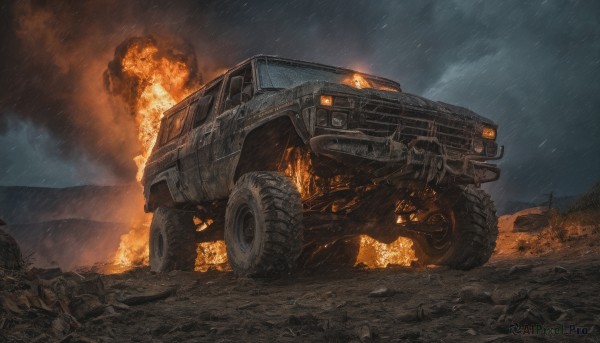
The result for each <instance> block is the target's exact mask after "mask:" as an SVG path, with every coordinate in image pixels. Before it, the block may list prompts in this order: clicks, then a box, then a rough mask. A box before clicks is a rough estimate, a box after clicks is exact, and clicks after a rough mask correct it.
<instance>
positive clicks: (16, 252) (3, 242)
mask: <svg viewBox="0 0 600 343" xmlns="http://www.w3.org/2000/svg"><path fill="white" fill-rule="evenodd" d="M2 224H3V223H2V221H0V225H2ZM22 267H23V257H22V256H21V249H20V248H19V245H18V244H17V241H15V239H14V238H13V237H12V236H11V235H9V234H8V233H6V232H4V231H2V229H0V268H2V269H9V270H18V269H21V268H22Z"/></svg>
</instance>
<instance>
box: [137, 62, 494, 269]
mask: <svg viewBox="0 0 600 343" xmlns="http://www.w3.org/2000/svg"><path fill="white" fill-rule="evenodd" d="M496 131H497V126H496V124H495V123H494V122H492V121H491V120H489V119H486V118H484V117H482V116H479V115H477V114H475V113H474V112H472V111H470V110H468V109H466V108H463V107H458V106H454V105H450V104H446V103H442V102H436V101H432V100H428V99H425V98H423V97H420V96H416V95H412V94H408V93H405V92H402V90H401V88H400V85H399V84H398V83H396V82H394V81H391V80H388V79H384V78H381V77H376V76H372V75H366V74H362V73H359V72H356V71H352V70H349V69H343V68H336V67H331V66H326V65H321V64H316V63H308V62H303V61H296V60H291V59H283V58H279V57H273V56H255V57H253V58H250V59H248V60H246V61H244V62H242V63H240V64H239V65H237V66H236V67H234V68H232V69H231V70H229V71H228V72H227V73H225V74H224V75H222V76H220V77H219V78H217V79H215V80H213V81H211V82H209V83H208V84H206V85H205V86H203V87H202V88H201V89H199V90H198V91H197V92H195V93H193V94H192V95H190V96H189V97H188V98H186V99H185V100H183V101H182V102H180V103H179V104H177V105H175V106H174V107H173V108H171V109H170V110H168V111H167V112H165V115H164V118H163V120H162V124H161V130H160V133H159V135H158V139H157V143H156V145H155V147H154V150H153V152H152V154H151V156H150V158H149V160H148V163H147V165H146V168H145V171H144V177H143V180H142V182H143V184H144V192H145V199H146V204H145V210H146V211H148V212H154V219H153V224H152V227H151V235H150V250H151V265H152V268H153V269H155V270H157V271H166V270H171V269H191V268H193V261H194V259H195V252H196V250H195V244H196V243H198V242H201V241H211V240H216V239H223V238H224V239H225V242H226V244H227V253H228V258H229V263H230V264H231V265H232V268H233V270H234V271H235V272H236V273H237V274H239V275H250V276H255V275H256V276H261V275H278V274H281V273H286V272H288V271H289V270H291V269H292V268H293V267H294V265H295V264H296V260H297V259H298V256H299V255H300V253H301V251H302V250H303V249H304V250H306V249H309V246H311V243H313V245H312V246H315V244H316V245H324V244H330V243H336V244H341V245H344V244H347V245H348V246H350V245H352V244H349V242H351V241H352V239H354V238H355V237H357V236H358V235H362V234H366V235H370V236H371V237H373V238H375V239H377V240H379V241H382V242H392V241H394V240H395V239H397V238H398V237H399V236H407V237H410V238H411V239H413V242H414V247H415V251H416V252H417V256H418V258H419V260H420V261H421V262H423V263H437V264H444V265H449V266H452V267H456V268H462V269H468V268H472V267H476V266H479V265H481V264H483V263H485V262H486V261H487V260H488V259H489V257H490V255H491V253H492V251H493V249H494V247H495V241H496V236H497V227H496V222H497V219H496V214H495V210H494V207H493V203H492V201H491V200H490V198H489V196H488V195H487V194H485V193H484V192H483V191H482V190H480V189H479V188H478V187H479V185H480V184H482V183H485V182H491V181H494V180H497V179H498V178H499V175H500V170H499V168H498V167H497V166H496V165H494V164H492V163H489V161H491V160H496V159H499V158H501V156H502V153H503V147H499V146H498V144H497V143H496ZM193 217H196V218H199V219H200V220H201V221H202V223H203V224H204V225H203V230H200V231H199V230H197V222H196V224H194V221H193Z"/></svg>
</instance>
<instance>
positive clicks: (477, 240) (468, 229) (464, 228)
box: [411, 186, 498, 269]
mask: <svg viewBox="0 0 600 343" xmlns="http://www.w3.org/2000/svg"><path fill="white" fill-rule="evenodd" d="M451 198H452V201H450V200H449V199H442V200H441V207H444V210H443V211H441V212H440V213H439V214H436V215H435V216H432V217H431V218H430V221H431V222H430V223H429V224H435V225H439V226H440V227H441V228H442V230H440V231H439V232H437V233H435V234H421V235H415V236H413V237H411V238H412V240H413V243H414V244H413V247H414V249H415V254H416V256H417V258H418V259H419V261H420V262H421V263H423V264H439V265H447V266H450V267H452V268H456V269H471V268H475V267H479V266H481V265H483V264H485V263H486V262H487V261H488V260H489V258H490V257H491V256H492V253H493V252H494V249H495V247H496V239H497V237H498V220H497V217H496V210H495V208H494V204H493V202H492V200H491V199H490V196H489V195H488V194H486V193H485V192H484V191H482V190H480V189H477V188H475V187H473V186H467V187H465V188H464V189H462V190H461V192H460V193H459V194H458V196H457V197H451Z"/></svg>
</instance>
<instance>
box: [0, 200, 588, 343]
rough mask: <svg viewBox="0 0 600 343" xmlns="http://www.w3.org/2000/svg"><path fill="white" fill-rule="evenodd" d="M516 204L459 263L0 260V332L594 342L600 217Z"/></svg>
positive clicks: (9, 336)
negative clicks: (65, 263)
mask: <svg viewBox="0 0 600 343" xmlns="http://www.w3.org/2000/svg"><path fill="white" fill-rule="evenodd" d="M535 213H537V212H535V211H533V212H524V213H521V215H519V216H522V215H529V214H535ZM519 216H513V217H504V218H502V219H501V221H500V224H501V225H500V236H499V240H498V246H497V249H496V253H495V254H494V256H493V257H492V259H491V261H490V262H489V263H488V264H486V265H485V266H483V267H481V268H476V269H474V270H471V271H457V270H450V269H447V268H444V267H433V266H418V265H415V266H412V267H394V266H391V267H388V268H386V269H364V268H360V267H354V268H334V267H328V268H326V267H323V269H320V270H307V271H304V272H301V273H299V274H296V275H294V276H292V277H289V278H285V279H279V280H271V281H264V280H263V281H261V280H258V281H257V280H251V279H236V278H235V277H234V276H233V274H232V273H231V272H219V271H208V272H203V273H201V272H172V273H169V274H166V275H157V274H153V273H150V272H149V270H148V269H144V268H142V269H136V270H132V271H129V272H126V273H122V274H114V275H97V274H94V273H62V272H60V271H59V270H44V271H41V270H37V271H36V270H34V271H29V272H27V273H25V272H21V273H15V272H8V271H3V272H2V280H3V281H2V282H3V283H2V284H1V285H0V286H2V292H1V293H0V295H1V300H2V310H1V312H0V341H2V342H4V341H9V342H12V341H14V342H48V341H60V342H275V341H277V342H351V341H354V342H365V341H374V342H402V341H407V342H412V341H420V342H521V341H531V342H543V341H557V342H563V341H573V342H600V334H599V330H600V327H599V324H600V295H599V293H598V289H599V288H598V287H599V285H600V225H597V224H589V223H587V224H586V223H583V224H582V223H568V222H565V221H564V220H563V221H561V220H562V219H561V220H559V219H556V218H554V217H552V216H548V217H546V219H545V220H546V221H547V222H545V223H544V225H542V226H540V225H537V224H535V223H534V224H531V223H532V222H531V221H529V222H528V221H527V220H525V219H527V218H525V219H522V220H521V221H518V224H519V225H517V226H515V221H516V219H517V218H518V217H519ZM533 217H535V216H533ZM534 219H535V218H534ZM538 219H539V218H538ZM532 220H533V219H532Z"/></svg>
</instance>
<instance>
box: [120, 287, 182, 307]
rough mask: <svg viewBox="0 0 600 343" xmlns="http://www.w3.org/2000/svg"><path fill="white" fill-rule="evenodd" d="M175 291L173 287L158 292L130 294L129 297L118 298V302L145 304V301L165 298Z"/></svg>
mask: <svg viewBox="0 0 600 343" xmlns="http://www.w3.org/2000/svg"><path fill="white" fill-rule="evenodd" d="M175 292H176V289H175V288H170V289H167V290H166V291H162V292H158V293H149V294H141V295H134V296H130V297H127V298H124V299H121V300H119V302H122V303H123V304H125V305H129V306H135V305H141V304H145V303H148V302H152V301H158V300H163V299H166V298H168V297H170V296H173V295H175Z"/></svg>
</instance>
